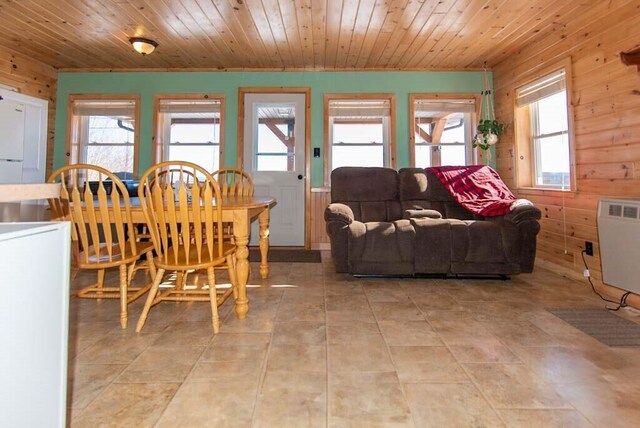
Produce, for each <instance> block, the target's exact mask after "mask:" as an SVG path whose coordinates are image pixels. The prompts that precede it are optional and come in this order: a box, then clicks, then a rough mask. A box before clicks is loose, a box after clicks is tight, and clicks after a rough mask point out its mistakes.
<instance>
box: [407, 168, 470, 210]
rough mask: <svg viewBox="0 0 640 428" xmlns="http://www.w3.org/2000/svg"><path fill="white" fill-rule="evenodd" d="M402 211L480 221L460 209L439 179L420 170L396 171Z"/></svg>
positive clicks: (462, 208)
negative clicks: (433, 213)
mask: <svg viewBox="0 0 640 428" xmlns="http://www.w3.org/2000/svg"><path fill="white" fill-rule="evenodd" d="M398 182H399V186H400V189H399V191H400V201H401V205H402V210H403V211H404V210H412V209H430V210H436V211H438V212H440V214H442V217H444V218H457V219H461V220H474V219H481V218H482V217H479V216H476V215H474V214H473V213H471V212H470V211H467V210H466V209H464V207H462V206H461V205H460V204H459V203H458V202H457V201H456V200H455V199H454V198H453V196H451V193H449V191H448V190H447V188H446V187H445V186H444V184H442V182H441V181H440V179H439V178H438V177H436V176H435V175H434V174H432V173H427V172H426V171H425V170H424V169H422V168H402V169H401V170H400V171H398Z"/></svg>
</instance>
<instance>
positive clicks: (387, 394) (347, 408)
mask: <svg viewBox="0 0 640 428" xmlns="http://www.w3.org/2000/svg"><path fill="white" fill-rule="evenodd" d="M329 426H361V427H365V426H380V427H382V426H413V424H412V420H411V412H410V410H409V406H408V404H407V402H406V400H405V398H404V394H403V393H402V387H401V386H400V382H399V381H398V378H397V376H396V374H395V372H378V373H372V372H369V373H338V374H335V375H332V376H330V378H329Z"/></svg>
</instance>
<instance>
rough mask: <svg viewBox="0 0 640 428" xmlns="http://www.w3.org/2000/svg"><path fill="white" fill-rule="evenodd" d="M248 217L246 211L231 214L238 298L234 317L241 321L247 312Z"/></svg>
mask: <svg viewBox="0 0 640 428" xmlns="http://www.w3.org/2000/svg"><path fill="white" fill-rule="evenodd" d="M249 226H250V222H249V215H248V213H247V211H246V210H242V211H237V212H234V214H233V238H234V240H235V243H236V280H237V282H238V297H237V298H236V301H235V303H236V315H237V317H238V319H241V320H243V319H244V318H245V317H246V316H247V311H248V310H249V299H247V281H248V280H249V260H248V258H249V248H247V244H248V243H249Z"/></svg>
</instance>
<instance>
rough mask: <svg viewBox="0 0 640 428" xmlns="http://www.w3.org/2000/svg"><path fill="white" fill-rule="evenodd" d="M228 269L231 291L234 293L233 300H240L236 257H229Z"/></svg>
mask: <svg viewBox="0 0 640 428" xmlns="http://www.w3.org/2000/svg"><path fill="white" fill-rule="evenodd" d="M227 267H228V269H229V280H230V281H231V289H232V291H233V300H234V301H235V300H236V299H237V298H238V276H237V272H236V255H235V254H230V255H228V256H227Z"/></svg>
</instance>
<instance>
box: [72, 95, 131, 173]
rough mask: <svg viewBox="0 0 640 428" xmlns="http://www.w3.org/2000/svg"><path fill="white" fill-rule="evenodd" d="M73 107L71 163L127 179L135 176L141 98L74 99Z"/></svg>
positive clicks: (78, 97) (82, 97)
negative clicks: (82, 164)
mask: <svg viewBox="0 0 640 428" xmlns="http://www.w3.org/2000/svg"><path fill="white" fill-rule="evenodd" d="M69 105H70V108H69V111H70V114H69V118H70V124H71V126H70V127H69V132H70V138H69V139H68V141H69V144H70V146H69V150H68V151H67V157H68V163H72V164H73V163H88V164H92V165H98V166H101V167H103V168H106V169H107V170H109V171H112V172H114V173H116V174H117V175H118V176H120V177H121V178H123V179H127V178H132V177H133V176H135V175H136V174H137V146H138V144H137V142H138V131H137V126H136V124H137V117H138V98H137V97H131V96H125V97H118V96H114V97H113V98H111V97H109V98H102V97H100V98H98V97H95V96H93V98H91V97H86V96H78V95H76V96H74V95H72V96H71V97H70V99H69Z"/></svg>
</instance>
